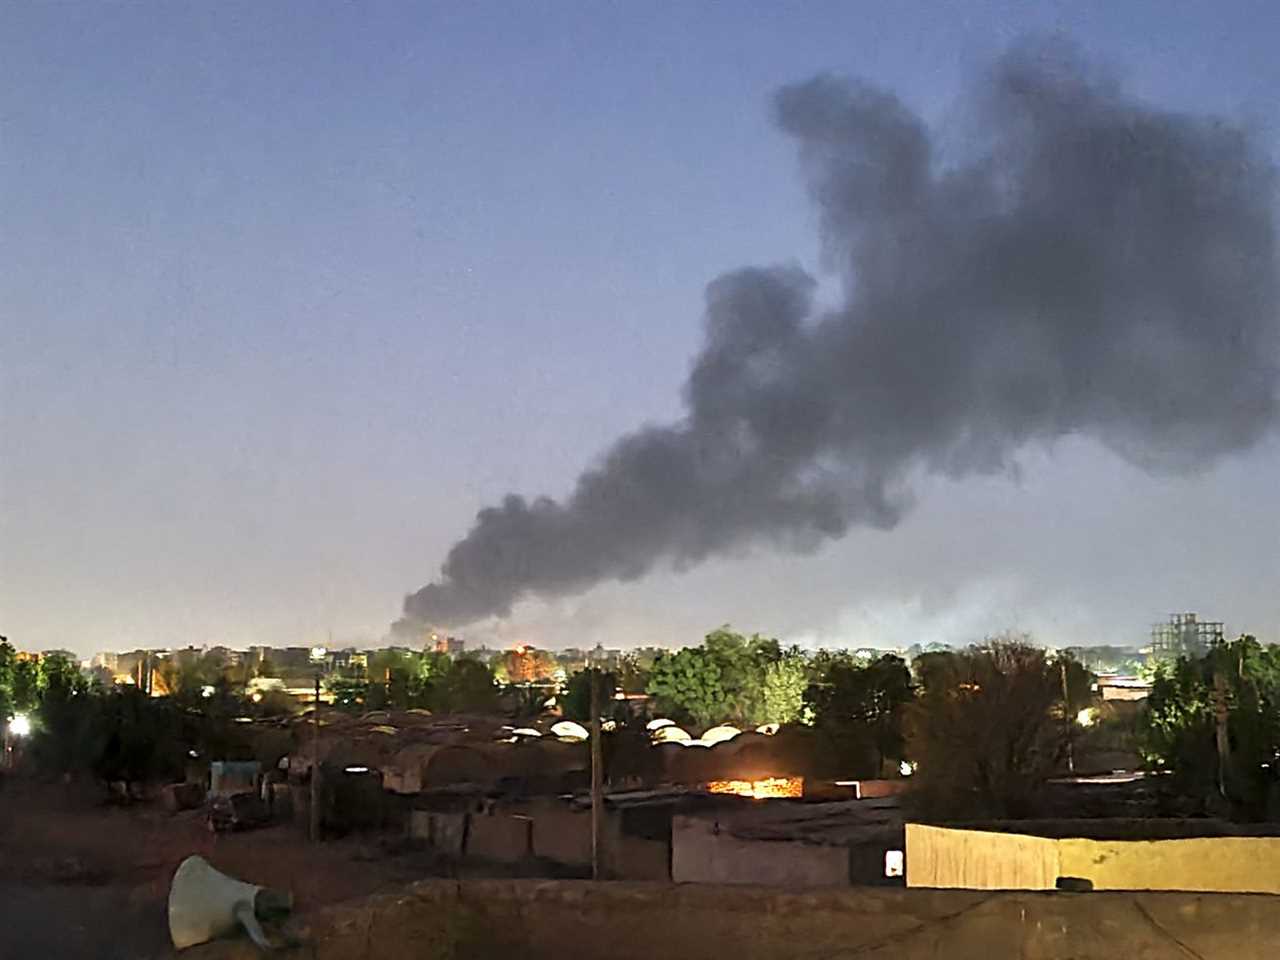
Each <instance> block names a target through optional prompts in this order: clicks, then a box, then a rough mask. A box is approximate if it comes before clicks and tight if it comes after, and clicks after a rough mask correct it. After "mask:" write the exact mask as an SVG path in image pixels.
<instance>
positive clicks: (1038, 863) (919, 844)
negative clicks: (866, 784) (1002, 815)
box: [906, 823, 1059, 890]
mask: <svg viewBox="0 0 1280 960" xmlns="http://www.w3.org/2000/svg"><path fill="white" fill-rule="evenodd" d="M906 861H907V886H909V887H959V888H961V889H965V890H1052V889H1053V887H1054V884H1055V883H1056V882H1057V879H1058V876H1059V874H1058V849H1057V847H1056V846H1055V844H1054V841H1053V840H1049V839H1046V838H1044V837H1027V836H1022V835H1020V834H1016V833H987V832H985V831H981V830H951V829H948V828H946V827H928V826H925V825H924V824H920V823H908V824H907V850H906Z"/></svg>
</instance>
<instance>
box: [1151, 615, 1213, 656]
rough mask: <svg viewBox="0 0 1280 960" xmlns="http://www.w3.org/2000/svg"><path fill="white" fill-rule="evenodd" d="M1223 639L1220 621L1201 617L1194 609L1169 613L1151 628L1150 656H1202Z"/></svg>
mask: <svg viewBox="0 0 1280 960" xmlns="http://www.w3.org/2000/svg"><path fill="white" fill-rule="evenodd" d="M1222 642H1223V629H1222V622H1221V621H1216V620H1201V619H1199V618H1198V617H1197V616H1196V615H1195V614H1194V613H1174V614H1170V615H1169V619H1168V620H1167V621H1165V622H1164V623H1157V624H1155V625H1153V626H1152V628H1151V656H1152V658H1153V659H1156V660H1176V659H1177V658H1178V657H1203V656H1204V655H1205V654H1206V653H1208V652H1209V649H1210V648H1211V647H1213V646H1215V645H1217V644H1220V643H1222Z"/></svg>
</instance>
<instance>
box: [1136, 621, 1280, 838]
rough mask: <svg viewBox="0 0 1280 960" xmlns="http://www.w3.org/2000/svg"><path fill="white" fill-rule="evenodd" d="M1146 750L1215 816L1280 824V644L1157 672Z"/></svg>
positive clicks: (1228, 648)
mask: <svg viewBox="0 0 1280 960" xmlns="http://www.w3.org/2000/svg"><path fill="white" fill-rule="evenodd" d="M1140 730H1141V739H1140V744H1141V747H1142V751H1143V753H1144V755H1145V757H1146V759H1147V761H1148V763H1149V764H1150V765H1151V767H1152V768H1154V769H1157V770H1165V771H1168V772H1169V774H1170V776H1171V778H1172V779H1173V781H1174V783H1175V785H1176V789H1177V791H1178V793H1179V794H1181V795H1182V796H1185V797H1190V798H1193V799H1195V800H1197V801H1200V802H1201V803H1202V804H1203V806H1204V808H1205V809H1206V811H1207V812H1210V813H1220V814H1223V815H1228V816H1232V817H1235V818H1237V819H1250V820H1259V819H1267V820H1275V819H1280V646H1276V645H1274V644H1270V645H1267V646H1263V645H1262V644H1260V643H1259V642H1258V641H1257V639H1256V638H1255V637H1253V636H1250V635H1245V636H1242V637H1240V638H1239V639H1238V640H1235V641H1233V642H1231V643H1225V644H1221V645H1219V646H1216V647H1214V648H1213V649H1211V650H1209V652H1208V653H1206V654H1205V655H1204V656H1202V657H1182V658H1179V659H1178V660H1177V661H1175V662H1173V663H1165V664H1162V665H1160V666H1158V667H1157V668H1156V671H1155V677H1154V681H1153V686H1152V690H1151V695H1150V696H1149V697H1148V699H1147V709H1146V711H1145V713H1144V715H1143V718H1142V722H1141V727H1140Z"/></svg>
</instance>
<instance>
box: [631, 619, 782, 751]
mask: <svg viewBox="0 0 1280 960" xmlns="http://www.w3.org/2000/svg"><path fill="white" fill-rule="evenodd" d="M781 659H783V652H782V648H781V646H780V645H779V643H778V641H777V640H774V639H771V638H768V637H762V636H760V635H759V634H755V635H753V636H751V637H746V636H743V635H742V634H740V633H735V632H733V631H732V630H730V629H729V628H728V627H727V626H725V627H721V628H720V629H718V630H713V631H711V632H710V633H708V634H707V635H706V637H705V638H704V640H703V642H702V645H701V646H699V647H686V648H685V649H683V650H679V651H677V652H676V653H674V654H665V655H660V656H659V657H658V658H657V659H656V660H655V661H654V664H653V668H652V670H651V671H650V673H649V682H648V684H647V687H646V689H647V690H648V692H649V693H650V694H652V695H653V696H654V697H655V698H656V700H657V704H658V709H659V711H660V712H663V713H667V714H670V715H672V716H673V717H678V718H680V719H683V720H689V721H692V722H693V723H695V724H697V725H698V726H704V727H705V726H709V725H711V724H714V723H724V722H729V723H737V724H743V725H747V726H758V725H759V724H761V723H765V722H767V721H768V719H769V717H768V710H767V709H766V706H765V670H766V668H767V667H768V666H769V665H770V664H773V663H777V662H778V661H780V660H781Z"/></svg>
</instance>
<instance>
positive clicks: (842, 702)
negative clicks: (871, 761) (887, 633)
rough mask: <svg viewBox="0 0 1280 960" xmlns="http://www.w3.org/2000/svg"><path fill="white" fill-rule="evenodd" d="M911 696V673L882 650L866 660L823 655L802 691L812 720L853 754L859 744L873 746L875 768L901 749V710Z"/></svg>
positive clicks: (902, 751) (901, 752) (896, 757)
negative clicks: (816, 672)
mask: <svg viewBox="0 0 1280 960" xmlns="http://www.w3.org/2000/svg"><path fill="white" fill-rule="evenodd" d="M913 695H914V690H913V687H912V684H911V672H910V671H909V670H908V669H907V665H906V663H905V662H904V661H903V660H902V659H901V658H900V657H895V656H892V655H890V654H885V655H884V656H882V657H880V658H879V659H878V660H875V661H873V662H871V663H865V662H862V661H859V660H858V659H857V658H856V657H852V656H850V655H848V654H834V655H832V654H828V655H826V656H824V657H822V658H821V659H820V660H819V662H818V675H817V677H816V679H815V680H814V682H813V683H811V684H810V685H809V687H808V688H807V689H806V691H805V704H806V706H807V707H808V709H809V711H810V713H811V714H812V715H813V719H814V723H815V724H816V725H817V726H818V727H819V728H821V729H823V730H825V731H826V732H827V733H828V734H829V735H832V736H834V737H836V738H838V740H840V741H842V742H844V743H845V744H846V746H848V747H849V748H850V749H851V750H852V751H853V753H854V754H855V755H857V754H860V753H861V747H862V745H863V744H865V745H868V746H870V748H871V750H872V751H874V754H875V760H876V770H877V772H878V771H880V770H881V769H882V768H883V767H884V764H885V762H886V761H887V760H895V761H896V760H901V759H902V758H903V756H904V755H905V753H906V751H905V748H904V744H903V736H902V719H903V717H902V712H903V709H904V707H905V705H906V704H907V703H909V702H910V701H911V699H912V697H913Z"/></svg>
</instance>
